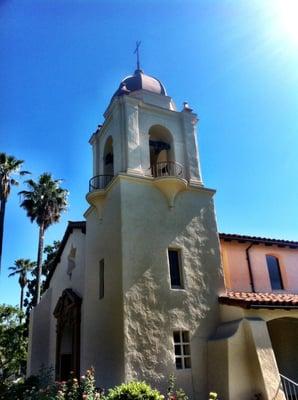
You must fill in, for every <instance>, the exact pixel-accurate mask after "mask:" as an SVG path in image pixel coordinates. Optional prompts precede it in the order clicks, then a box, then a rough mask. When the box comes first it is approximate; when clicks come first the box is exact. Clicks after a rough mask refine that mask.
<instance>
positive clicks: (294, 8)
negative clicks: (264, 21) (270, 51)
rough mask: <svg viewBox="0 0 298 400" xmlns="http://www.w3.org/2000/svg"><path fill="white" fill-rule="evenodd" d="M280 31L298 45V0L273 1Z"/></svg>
mask: <svg viewBox="0 0 298 400" xmlns="http://www.w3.org/2000/svg"><path fill="white" fill-rule="evenodd" d="M270 4H272V5H273V6H274V7H275V10H274V11H275V12H274V14H275V19H276V22H277V24H278V25H280V26H279V27H277V29H278V30H279V33H280V34H281V35H282V36H285V38H287V39H288V40H291V41H292V42H294V43H295V44H297V45H298V0H276V1H272V3H270Z"/></svg>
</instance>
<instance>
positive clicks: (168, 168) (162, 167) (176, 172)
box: [151, 161, 184, 178]
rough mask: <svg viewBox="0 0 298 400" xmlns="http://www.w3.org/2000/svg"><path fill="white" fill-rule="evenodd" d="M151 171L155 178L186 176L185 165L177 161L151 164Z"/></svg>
mask: <svg viewBox="0 0 298 400" xmlns="http://www.w3.org/2000/svg"><path fill="white" fill-rule="evenodd" d="M151 173H152V176H154V177H155V178H159V177H164V176H176V177H178V178H184V171H183V166H182V165H181V164H179V163H177V162H175V161H162V162H158V163H156V164H154V165H151Z"/></svg>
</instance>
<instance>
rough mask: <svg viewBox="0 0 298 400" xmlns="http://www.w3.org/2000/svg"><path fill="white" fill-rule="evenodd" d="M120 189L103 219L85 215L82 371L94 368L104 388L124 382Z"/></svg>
mask: <svg viewBox="0 0 298 400" xmlns="http://www.w3.org/2000/svg"><path fill="white" fill-rule="evenodd" d="M120 204H121V200H120V187H119V185H113V187H112V188H111V189H110V190H109V192H108V193H107V196H106V202H105V206H104V212H103V218H102V220H100V219H99V218H98V215H97V213H96V211H95V209H93V210H89V211H88V212H87V213H86V218H87V222H86V223H87V229H86V279H85V296H84V300H83V313H84V316H85V318H84V330H83V332H82V362H81V367H82V370H86V369H87V368H90V366H94V367H95V371H96V382H97V385H99V386H104V387H105V388H108V387H111V386H113V385H115V384H119V382H122V381H123V379H124V360H123V306H122V261H121V257H122V242H121V236H122V227H121V219H122V216H121V208H120ZM101 259H104V265H105V266H104V268H105V271H104V272H105V277H104V286H105V293H104V298H103V299H99V262H100V260H101Z"/></svg>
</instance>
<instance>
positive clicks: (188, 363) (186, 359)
mask: <svg viewBox="0 0 298 400" xmlns="http://www.w3.org/2000/svg"><path fill="white" fill-rule="evenodd" d="M184 368H191V362H190V357H187V358H184Z"/></svg>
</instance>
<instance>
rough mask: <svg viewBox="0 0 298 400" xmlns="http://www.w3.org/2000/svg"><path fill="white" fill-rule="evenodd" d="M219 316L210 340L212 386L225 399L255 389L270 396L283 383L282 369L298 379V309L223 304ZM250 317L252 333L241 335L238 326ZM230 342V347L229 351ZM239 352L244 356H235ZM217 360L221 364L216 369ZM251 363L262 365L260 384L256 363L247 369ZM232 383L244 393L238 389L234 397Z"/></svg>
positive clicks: (290, 376)
mask: <svg viewBox="0 0 298 400" xmlns="http://www.w3.org/2000/svg"><path fill="white" fill-rule="evenodd" d="M220 316H221V322H222V323H221V324H220V325H219V328H218V331H217V334H216V335H215V337H214V338H213V340H211V342H210V343H209V357H208V358H209V386H210V388H212V386H214V388H215V389H214V390H217V391H218V393H219V394H220V395H223V398H224V399H233V398H235V399H238V398H244V399H245V398H246V397H245V396H249V395H250V394H251V393H252V390H253V391H254V393H258V392H261V393H263V396H265V398H266V396H267V398H269V399H270V400H271V398H272V397H270V396H273V395H272V393H275V392H276V391H277V387H278V385H280V377H279V373H283V374H285V375H286V376H288V377H289V378H291V379H294V380H295V379H296V381H297V372H296V371H297V370H298V368H297V366H298V356H297V351H296V348H297V346H296V342H295V341H296V340H297V321H298V310H295V309H292V310H284V309H268V308H267V309H266V308H254V309H244V308H241V307H234V306H230V305H221V306H220ZM247 321H249V326H250V330H249V333H246V336H245V335H241V334H240V332H241V330H240V329H239V327H241V325H242V324H243V323H244V322H245V323H246V324H247V323H248V322H247ZM232 328H233V329H232ZM247 332H248V331H247ZM248 335H249V336H248ZM248 337H249V338H250V342H248ZM236 338H237V340H236ZM228 343H229V351H227V346H228ZM249 343H250V344H249ZM247 349H249V351H247ZM237 353H239V354H240V353H241V354H242V356H239V357H238V356H237V357H236V359H233V357H234V355H235V354H237ZM223 354H225V356H224V357H223V356H222V355H223ZM253 354H257V359H256V360H257V363H256V362H252V359H251V358H252V355H253ZM237 359H238V360H237ZM230 363H231V366H232V367H231V368H230V367H229V369H228V371H229V372H228V373H227V366H228V365H230ZM214 364H215V365H219V366H220V367H219V368H217V369H216V370H214ZM250 365H258V366H259V367H258V368H259V376H261V377H262V381H261V383H262V382H263V383H262V384H261V385H257V382H258V381H257V378H256V377H254V376H255V368H257V367H254V368H253V369H250V371H249V370H248V371H246V372H245V370H244V369H245V368H246V369H247V368H248V369H249V366H250ZM218 371H220V373H219V372H218ZM227 382H228V383H227ZM235 382H236V383H235ZM238 382H240V383H238ZM233 387H234V388H235V387H236V388H237V390H238V389H239V390H242V391H243V396H244V397H242V396H240V394H239V393H238V394H237V393H235V396H233V397H232V394H231V388H233ZM216 388H217V389H216ZM228 388H229V391H228ZM241 388H242V389H241ZM260 388H261V390H260ZM212 389H213V388H212ZM277 394H278V396H280V398H282V397H283V394H282V392H281V391H278V393H277Z"/></svg>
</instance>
